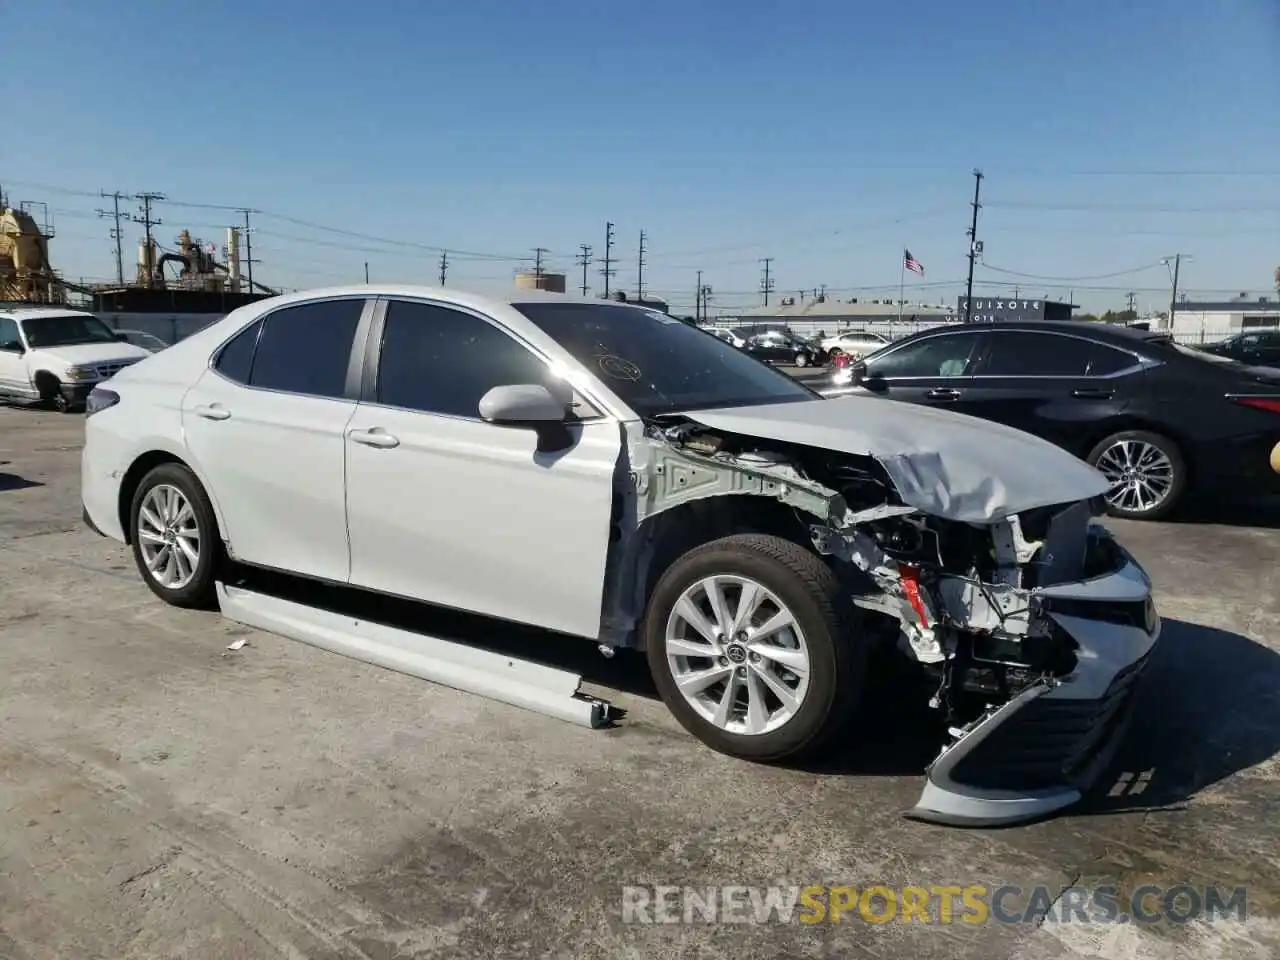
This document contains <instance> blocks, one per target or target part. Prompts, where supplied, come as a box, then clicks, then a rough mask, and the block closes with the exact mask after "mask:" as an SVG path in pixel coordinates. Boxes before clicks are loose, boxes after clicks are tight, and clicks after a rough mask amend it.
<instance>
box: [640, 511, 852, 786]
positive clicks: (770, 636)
mask: <svg viewBox="0 0 1280 960" xmlns="http://www.w3.org/2000/svg"><path fill="white" fill-rule="evenodd" d="M844 600H845V598H844V597H843V596H842V592H841V590H840V586H839V583H838V582H837V580H836V577H835V574H834V573H833V572H832V571H831V569H830V568H829V567H827V565H826V564H825V563H824V562H823V561H822V560H821V559H820V558H819V557H818V556H816V555H815V554H813V553H812V552H810V551H808V550H806V549H804V548H803V547H800V546H798V545H797V544H794V543H792V542H790V541H788V540H783V539H781V538H779V537H772V536H764V535H760V534H740V535H736V536H731V537H725V538H723V539H721V540H716V541H713V542H711V543H708V544H704V545H703V546H700V547H697V548H695V549H693V550H691V551H689V552H688V553H686V554H685V555H684V556H683V557H681V558H680V559H679V560H677V561H676V562H675V563H674V564H673V565H672V566H671V567H670V568H669V569H668V570H667V571H666V573H664V574H663V576H662V578H661V579H660V580H659V581H658V584H657V586H656V587H655V588H654V591H653V594H652V596H651V597H650V599H649V604H648V609H647V611H646V615H645V624H644V637H645V644H646V648H647V650H646V652H647V656H648V659H649V668H650V670H651V672H652V673H653V678H654V682H655V684H656V685H657V687H658V691H659V693H660V694H661V696H662V699H663V702H664V703H665V704H666V705H667V708H668V709H669V710H670V711H671V712H672V714H673V715H674V716H675V718H676V719H677V720H678V721H679V722H680V724H681V725H682V726H683V727H684V728H685V729H686V730H688V731H689V732H690V733H692V734H693V735H694V736H695V737H697V738H698V739H699V740H701V741H702V742H703V743H705V744H707V745H708V746H709V747H711V748H712V749H714V750H717V751H719V752H721V753H726V754H729V755H730V756H735V757H741V758H743V759H749V760H757V761H779V760H785V759H790V758H794V757H797V756H800V755H803V754H807V753H811V752H813V751H814V750H816V749H818V748H819V747H821V746H822V745H823V744H825V743H826V742H827V741H828V739H829V738H830V736H831V735H832V734H833V733H835V732H836V731H837V730H839V729H840V728H841V727H842V726H843V723H844V721H845V720H846V719H847V717H848V716H849V715H850V714H851V713H852V711H853V709H854V707H855V706H856V704H857V701H858V697H859V694H860V692H861V688H862V681H863V674H864V666H865V662H866V653H867V650H868V648H869V641H868V639H867V637H866V636H865V634H864V633H863V632H862V631H861V630H860V629H859V623H858V621H857V619H856V617H855V613H856V611H855V609H854V608H853V607H852V605H848V604H846V603H845V602H844Z"/></svg>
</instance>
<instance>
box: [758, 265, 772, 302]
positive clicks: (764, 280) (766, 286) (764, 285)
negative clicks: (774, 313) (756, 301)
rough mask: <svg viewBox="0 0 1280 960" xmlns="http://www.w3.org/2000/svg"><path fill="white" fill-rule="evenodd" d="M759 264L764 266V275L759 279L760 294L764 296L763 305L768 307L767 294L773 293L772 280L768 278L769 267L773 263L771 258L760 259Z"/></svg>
mask: <svg viewBox="0 0 1280 960" xmlns="http://www.w3.org/2000/svg"><path fill="white" fill-rule="evenodd" d="M760 262H761V263H762V264H764V273H763V275H762V276H761V277H760V292H761V293H762V294H764V305H765V306H766V307H767V306H768V305H769V294H770V293H772V292H773V279H772V278H771V277H770V276H769V265H770V264H772V263H773V257H761V258H760Z"/></svg>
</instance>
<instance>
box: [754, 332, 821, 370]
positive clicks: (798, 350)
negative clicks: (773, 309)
mask: <svg viewBox="0 0 1280 960" xmlns="http://www.w3.org/2000/svg"><path fill="white" fill-rule="evenodd" d="M742 349H743V350H745V351H746V352H747V353H749V354H751V355H752V356H753V357H756V358H758V359H760V360H763V361H765V362H766V363H790V364H794V365H795V366H797V367H808V366H821V365H822V364H824V363H826V362H827V355H826V352H825V351H824V350H823V349H822V347H821V346H819V345H818V344H816V343H812V342H810V341H808V340H801V339H800V338H799V337H796V336H793V335H791V334H786V333H778V332H776V331H770V332H768V333H761V334H757V335H756V336H754V337H749V338H748V339H747V342H746V343H745V344H743V346H742Z"/></svg>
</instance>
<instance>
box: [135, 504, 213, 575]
mask: <svg viewBox="0 0 1280 960" xmlns="http://www.w3.org/2000/svg"><path fill="white" fill-rule="evenodd" d="M138 545H139V547H140V548H141V550H142V559H143V562H144V563H145V564H146V567H147V570H148V572H149V573H150V574H151V577H152V578H153V579H154V580H155V581H156V583H158V584H159V585H160V586H162V587H164V588H165V589H166V590H181V589H182V588H183V587H185V586H186V585H187V584H189V583H190V582H191V581H192V579H194V578H195V575H196V569H197V568H198V567H199V565H200V524H199V521H198V520H197V519H196V513H195V510H194V509H193V508H192V506H191V502H190V501H189V500H188V499H187V497H186V495H185V494H183V492H182V491H181V490H179V489H178V488H177V487H175V486H172V485H171V484H167V483H162V484H157V485H156V486H154V487H152V488H151V489H150V490H148V491H147V495H146V496H145V497H144V498H143V500H142V503H141V505H140V506H139V508H138Z"/></svg>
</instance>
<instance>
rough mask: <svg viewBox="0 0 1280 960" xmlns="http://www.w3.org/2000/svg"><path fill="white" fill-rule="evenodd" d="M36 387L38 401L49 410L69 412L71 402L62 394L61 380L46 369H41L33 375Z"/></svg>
mask: <svg viewBox="0 0 1280 960" xmlns="http://www.w3.org/2000/svg"><path fill="white" fill-rule="evenodd" d="M35 385H36V389H37V390H39V391H40V402H41V403H43V404H44V405H45V406H46V407H48V408H49V409H51V410H57V411H58V412H59V413H69V412H70V410H71V404H69V403H68V402H67V398H66V397H64V396H63V395H62V381H61V380H59V379H58V378H57V377H55V376H54V375H53V374H52V373H50V372H49V371H47V370H41V371H40V372H39V373H37V374H36V376H35Z"/></svg>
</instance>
